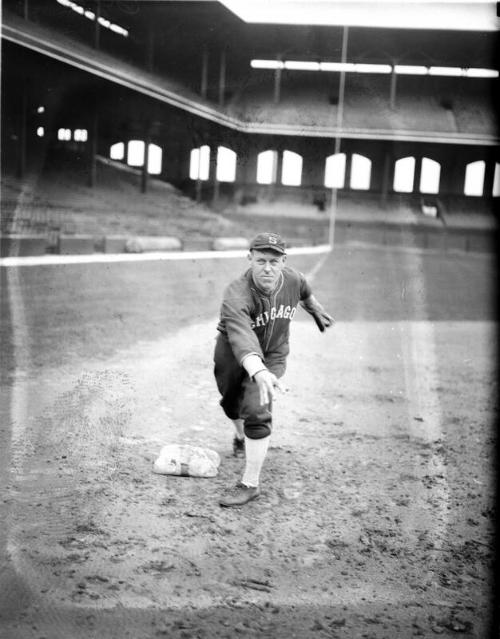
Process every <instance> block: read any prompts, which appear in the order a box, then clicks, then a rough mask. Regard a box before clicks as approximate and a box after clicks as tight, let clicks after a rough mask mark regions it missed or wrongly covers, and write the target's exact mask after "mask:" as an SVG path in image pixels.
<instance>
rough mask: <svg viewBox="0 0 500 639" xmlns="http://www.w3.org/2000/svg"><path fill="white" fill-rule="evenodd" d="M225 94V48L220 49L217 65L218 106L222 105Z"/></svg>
mask: <svg viewBox="0 0 500 639" xmlns="http://www.w3.org/2000/svg"><path fill="white" fill-rule="evenodd" d="M225 95H226V50H225V49H222V51H221V53H220V67H219V106H224V102H225Z"/></svg>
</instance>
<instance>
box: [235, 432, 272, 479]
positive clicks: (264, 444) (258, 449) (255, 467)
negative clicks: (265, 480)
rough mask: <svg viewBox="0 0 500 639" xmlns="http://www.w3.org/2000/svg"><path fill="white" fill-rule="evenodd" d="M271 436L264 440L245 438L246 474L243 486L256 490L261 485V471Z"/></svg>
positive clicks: (244, 474)
mask: <svg viewBox="0 0 500 639" xmlns="http://www.w3.org/2000/svg"><path fill="white" fill-rule="evenodd" d="M270 439H271V436H270V435H269V436H268V437H263V438H262V439H250V438H249V437H245V472H244V473H243V479H242V480H241V483H242V484H245V486H252V487H254V488H256V487H257V486H258V485H259V477H260V471H261V469H262V465H263V464H264V459H265V458H266V455H267V449H268V448H269V441H270Z"/></svg>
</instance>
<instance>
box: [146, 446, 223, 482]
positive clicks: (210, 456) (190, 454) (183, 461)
mask: <svg viewBox="0 0 500 639" xmlns="http://www.w3.org/2000/svg"><path fill="white" fill-rule="evenodd" d="M219 465H220V457H219V454H218V453H216V452H215V450H210V449H209V448H200V447H199V446H188V445H187V444H186V445H183V444H168V445H167V446H163V448H162V449H161V450H160V454H159V456H158V459H157V460H156V461H155V463H154V464H153V472H155V473H158V474H160V475H180V476H182V477H215V476H216V475H217V472H218V469H219Z"/></svg>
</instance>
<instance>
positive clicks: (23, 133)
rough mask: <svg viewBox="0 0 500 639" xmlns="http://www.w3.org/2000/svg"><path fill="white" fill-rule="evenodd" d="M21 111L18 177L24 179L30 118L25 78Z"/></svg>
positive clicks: (25, 80)
mask: <svg viewBox="0 0 500 639" xmlns="http://www.w3.org/2000/svg"><path fill="white" fill-rule="evenodd" d="M21 91H22V94H21V109H20V114H19V143H18V150H19V155H18V163H17V177H18V178H20V179H23V178H24V176H25V175H26V145H27V122H26V119H27V117H28V82H27V79H26V78H25V79H24V80H23V85H22V89H21Z"/></svg>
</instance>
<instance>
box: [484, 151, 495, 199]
mask: <svg viewBox="0 0 500 639" xmlns="http://www.w3.org/2000/svg"><path fill="white" fill-rule="evenodd" d="M488 155H489V157H486V158H485V167H484V182H483V197H492V196H493V181H494V178H495V158H494V157H493V153H491V154H488Z"/></svg>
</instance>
